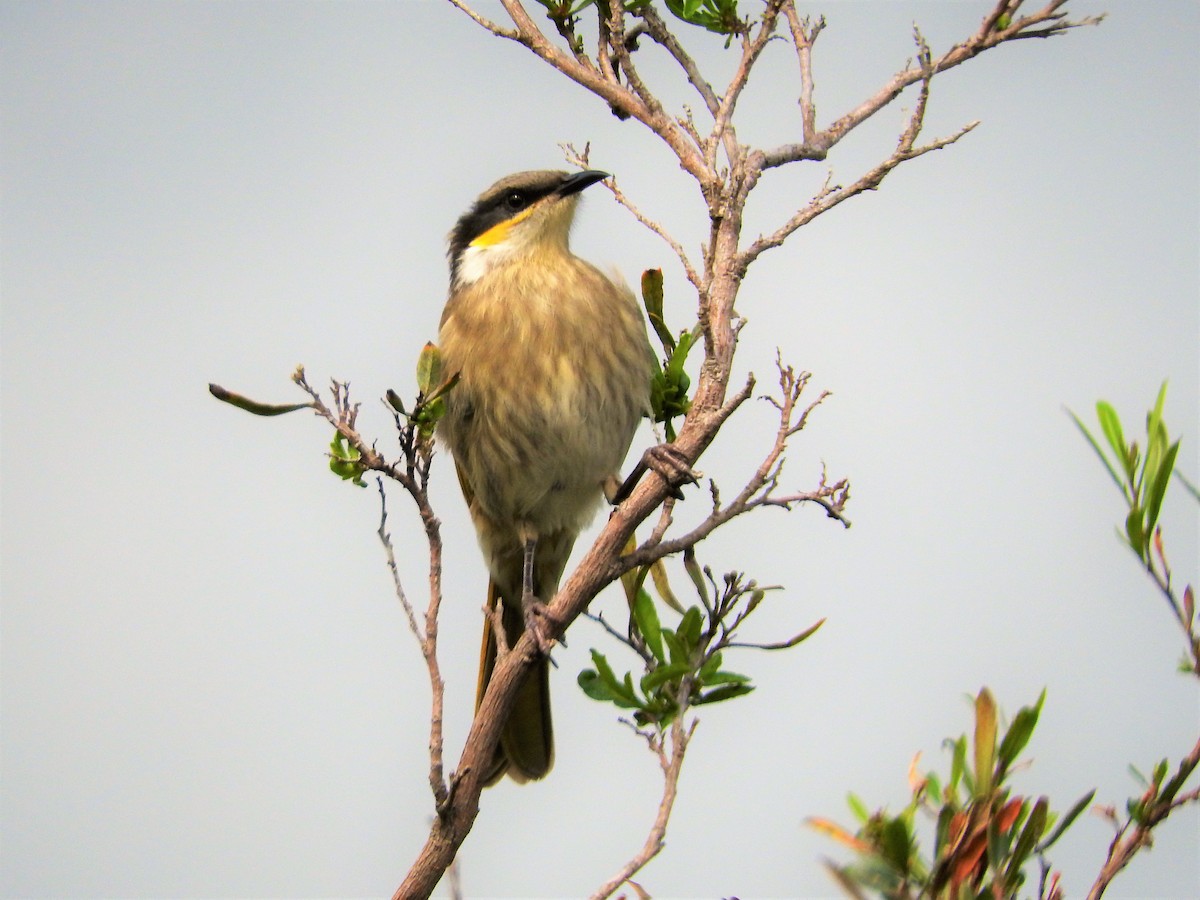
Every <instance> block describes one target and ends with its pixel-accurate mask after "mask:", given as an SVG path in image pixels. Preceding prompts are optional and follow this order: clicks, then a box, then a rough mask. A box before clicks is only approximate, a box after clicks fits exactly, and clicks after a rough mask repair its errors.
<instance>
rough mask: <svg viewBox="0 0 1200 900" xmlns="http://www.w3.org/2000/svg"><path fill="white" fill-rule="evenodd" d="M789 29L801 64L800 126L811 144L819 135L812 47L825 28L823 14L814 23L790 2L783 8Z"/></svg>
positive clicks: (806, 142)
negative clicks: (814, 97) (802, 15)
mask: <svg viewBox="0 0 1200 900" xmlns="http://www.w3.org/2000/svg"><path fill="white" fill-rule="evenodd" d="M783 13H784V15H785V16H786V17H787V21H788V29H789V30H790V31H791V33H792V46H793V47H795V48H796V59H797V62H798V63H799V64H800V127H801V129H802V134H803V135H804V143H805V144H807V145H811V144H812V143H813V142H814V141H815V140H816V137H817V107H816V104H815V103H814V102H813V71H812V48H813V44H814V43H816V40H817V35H819V34H820V33H821V32H822V30H824V28H825V18H824V17H823V16H822V17H820V18H818V19H817V21H816V22H815V23H813V24H811V25H810V24H809V20H808V18H807V17H805V18H801V17H800V14H799V13H797V12H796V5H795V4H794V3H788V4H786V5H785V6H784V8H783Z"/></svg>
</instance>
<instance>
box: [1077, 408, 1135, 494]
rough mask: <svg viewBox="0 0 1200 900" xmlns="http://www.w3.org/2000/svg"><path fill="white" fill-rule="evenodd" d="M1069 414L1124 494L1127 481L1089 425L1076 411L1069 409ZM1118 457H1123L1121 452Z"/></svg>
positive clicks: (1118, 488)
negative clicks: (1089, 429)
mask: <svg viewBox="0 0 1200 900" xmlns="http://www.w3.org/2000/svg"><path fill="white" fill-rule="evenodd" d="M1067 414H1068V415H1070V417H1071V418H1072V419H1073V420H1074V421H1075V426H1076V427H1077V428H1078V429H1079V430H1080V432H1082V434H1083V436H1084V437H1085V438H1087V441H1088V443H1089V444H1091V445H1092V449H1093V450H1095V451H1096V455H1097V456H1098V457H1100V461H1101V462H1102V463H1104V468H1105V469H1107V470H1108V474H1109V475H1110V476H1111V477H1112V480H1113V484H1115V485H1116V486H1117V490H1119V491H1120V492H1121V494H1122V495H1124V494H1125V482H1124V481H1123V480H1122V479H1121V476H1120V475H1118V474H1117V470H1116V468H1115V467H1114V466H1113V464H1112V462H1111V461H1110V460H1109V458H1108V456H1107V455H1106V454H1105V452H1104V451H1103V450H1102V449H1100V444H1099V443H1098V442H1097V441H1096V439H1095V438H1094V437H1092V433H1091V432H1090V431H1088V428H1087V426H1086V425H1084V424H1083V422H1082V421H1081V420H1080V418H1079V416H1077V415H1075V413H1073V412H1071V410H1069V409H1068V410H1067ZM1117 459H1121V454H1120V453H1118V454H1117Z"/></svg>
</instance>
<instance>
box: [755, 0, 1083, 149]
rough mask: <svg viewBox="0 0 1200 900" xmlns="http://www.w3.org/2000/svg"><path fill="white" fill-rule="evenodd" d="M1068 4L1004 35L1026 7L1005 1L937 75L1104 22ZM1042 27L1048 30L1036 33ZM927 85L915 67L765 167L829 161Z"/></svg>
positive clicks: (1056, 2) (1018, 23) (937, 64)
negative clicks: (846, 141)
mask: <svg viewBox="0 0 1200 900" xmlns="http://www.w3.org/2000/svg"><path fill="white" fill-rule="evenodd" d="M1065 3H1066V0H1052V2H1050V3H1047V4H1046V6H1045V7H1044V8H1043V9H1041V10H1040V11H1039V12H1036V13H1034V14H1032V15H1029V16H1023V17H1021V18H1014V20H1013V21H1012V22H1011V23H1010V24H1009V26H1008V27H1007V28H1005V29H1003V30H998V29H996V28H995V25H996V22H997V21H998V20H999V19H1000V17H1001V16H1002V15H1005V14H1009V15H1011V14H1012V13H1013V12H1014V11H1015V10H1016V8H1017V7H1019V6H1020V5H1021V4H1020V3H1019V2H1018V3H1012V2H1010V0H1000V2H998V3H997V4H996V6H995V7H994V8H993V9H992V11H991V12H990V13H989V14H988V15H987V16H986V17H985V18H984V20H983V23H982V24H981V25H980V28H979V30H978V31H976V32H975V34H973V35H972V36H971V37H970V38H968V39H967V40H966V41H964V42H963V43H961V44H956V45H955V46H954V47H952V48H950V50H948V51H947V52H946V53H944V54H943V55H942V56H940V57H938V59H937V60H936V61H934V62H933V64H932V65H933V74H937V73H940V72H945V71H946V70H947V69H952V68H954V67H955V66H959V65H962V64H963V63H965V62H967V61H968V60H970V59H973V58H974V57H976V56H978V55H979V54H980V53H983V52H984V51H985V50H990V49H991V48H993V47H996V46H999V45H1000V44H1003V43H1006V42H1008V41H1012V40H1017V39H1020V38H1026V37H1052V36H1054V35H1058V34H1063V33H1065V32H1067V31H1068V30H1070V29H1072V28H1081V27H1084V26H1088V25H1096V24H1098V23H1099V22H1101V21H1102V20H1103V19H1104V17H1103V16H1088V17H1086V18H1084V19H1081V20H1079V21H1078V22H1072V21H1069V20H1067V19H1066V18H1065V16H1064V15H1063V14H1060V13H1059V12H1058V9H1059V8H1060V7H1062V6H1063V5H1065ZM789 5H792V4H791V0H789ZM1041 25H1045V26H1046V27H1044V28H1037V27H1036V26H1041ZM926 79H927V74H926V72H925V70H924V66H921V65H917V66H913V65H911V64H910V65H909V66H906V67H905V68H904V69H903V70H901V71H900V72H898V73H896V74H895V75H893V76H892V78H891V79H889V81H888V82H887V83H886V84H884V85H883V86H882V87H880V88H879V90H878V91H876V92H875V94H873V95H872V96H871V97H869V98H867V99H866V100H864V101H863V102H862V103H860V104H859V105H858V106H857V107H855V108H854V109H852V110H851V111H850V112H848V113H846V114H845V115H843V116H842V117H841V118H839V119H837V120H836V121H835V122H833V123H832V124H831V125H829V127H828V128H826V129H824V130H823V131H820V132H817V133H815V135H813V136H812V137H809V135H808V134H807V133H806V134H805V141H804V143H802V144H784V145H781V146H778V147H775V148H773V149H771V150H767V151H762V156H761V159H760V163H761V165H762V167H763V168H767V169H769V168H772V167H774V166H782V165H785V164H787V163H789V162H795V161H798V160H802V159H824V158H825V156H826V155H827V154H828V153H829V151H830V150H831V149H832V148H833V147H834V145H836V144H837V143H838V142H839V141H840V140H841V139H842V138H844V137H845V136H846V135H847V134H849V133H850V132H851V131H853V130H854V129H855V128H857V127H858V126H859V125H861V124H862V123H863V122H865V121H866V120H867V119H869V118H870V117H871V116H873V115H875V113H877V112H879V111H880V110H881V109H883V108H884V107H886V106H888V105H889V104H890V103H891V102H892V101H893V100H895V99H896V98H897V97H898V96H900V94H901V92H903V91H904V89H905V88H907V87H908V86H910V85H913V84H916V83H917V82H918V81H922V80H926Z"/></svg>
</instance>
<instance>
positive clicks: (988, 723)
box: [975, 688, 996, 797]
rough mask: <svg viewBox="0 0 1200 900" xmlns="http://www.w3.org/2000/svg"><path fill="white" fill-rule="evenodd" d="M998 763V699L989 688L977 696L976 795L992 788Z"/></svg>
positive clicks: (982, 795) (986, 792) (980, 794)
mask: <svg viewBox="0 0 1200 900" xmlns="http://www.w3.org/2000/svg"><path fill="white" fill-rule="evenodd" d="M995 765H996V701H995V700H993V699H992V693H991V691H989V690H988V689H987V688H983V689H981V690H980V691H979V695H978V696H977V697H976V698H975V796H976V797H986V796H987V795H988V794H989V793H991V790H992V770H993V767H994V766H995Z"/></svg>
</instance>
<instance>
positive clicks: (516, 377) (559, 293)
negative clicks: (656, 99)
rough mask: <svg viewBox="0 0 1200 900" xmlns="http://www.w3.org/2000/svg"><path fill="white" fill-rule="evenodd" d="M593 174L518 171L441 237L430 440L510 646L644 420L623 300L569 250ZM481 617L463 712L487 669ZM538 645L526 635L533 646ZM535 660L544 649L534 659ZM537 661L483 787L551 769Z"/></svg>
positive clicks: (638, 344)
mask: <svg viewBox="0 0 1200 900" xmlns="http://www.w3.org/2000/svg"><path fill="white" fill-rule="evenodd" d="M607 177H608V174H607V173H605V172H597V171H592V170H588V171H583V172H576V173H574V174H568V173H566V172H556V171H546V172H519V173H517V174H515V175H510V176H508V177H507V178H502V179H501V180H500V181H498V182H496V183H495V184H494V185H492V186H491V187H490V188H488V189H487V190H486V191H484V192H483V194H482V195H480V197H479V199H478V200H476V201H475V203H474V205H472V206H471V208H470V209H469V210H467V212H466V213H465V214H464V215H463V216H462V217H461V218H460V219H459V220H458V223H457V224H456V225H455V226H454V229H453V230H452V231H451V232H450V237H449V244H450V246H449V253H448V256H449V259H450V296H449V299H448V300H447V301H446V308H445V310H444V312H443V313H442V322H441V331H440V336H439V340H438V344H439V346H440V348H441V353H442V360H443V363H444V366H445V371H446V372H447V373H448V374H452V373H455V372H457V373H459V382H458V384H457V385H456V386H455V387H454V389H453V390H452V391H450V392H449V393H448V394H447V395H446V398H445V400H446V411H445V415H444V416H443V418H442V419H441V420H440V421H439V423H438V435H439V437H440V439H441V440H442V441H443V443H444V444H445V446H446V447H447V448H449V450H450V453H451V455H452V456H453V457H454V460H455V463H456V465H457V468H458V477H459V482H460V484H461V485H462V489H463V494H464V495H465V497H466V500H467V506H468V508H469V509H470V512H471V519H472V521H473V522H474V524H475V530H476V534H477V537H478V539H479V546H480V547H481V549H482V550H483V556H484V559H485V560H486V561H487V566H488V572H489V575H490V580H489V585H488V597H487V603H488V609H495V604H497V603H499V604H500V605H501V609H502V613H501V618H502V620H503V623H504V633H505V634H504V637H505V641H506V644H507V646H508V647H510V648H511V647H513V646H514V645H515V644H516V642H517V641H518V640H519V639H520V637H521V635H522V633H523V632H524V631H525V630H526V628H532V629H534V630H535V636H539V635H540V632H539V631H537V629H539V627H541V626H542V625H543V624H544V623H543V621H542V620H541V619H540V618H539V616H540V614H541V612H542V611H543V610H544V607H545V605H546V604H548V603H549V602H550V601H551V599H553V597H554V594H555V592H556V591H557V590H558V583H559V579H560V578H561V577H562V573H563V569H564V567H565V566H566V563H567V557H568V556H569V554H570V552H571V547H572V545H573V544H574V543H575V538H576V536H577V535H578V534H579V532H580V530H581V529H583V528H584V526H586V525H587V524H588V522H589V521H590V520H591V518H592V516H593V515H594V514H595V512H596V509H597V507H598V506H599V505H600V502H601V498H602V497H603V496H604V492H605V491H606V490H607V489H608V488H609V487H610V486H611V485H615V483H616V481H617V473H618V471H619V469H620V466H621V463H622V461H623V460H624V458H625V454H626V451H628V449H629V444H630V441H632V439H633V433H634V429H635V428H636V427H637V424H638V421H639V419H640V418H641V417H642V416H643V415H645V414H647V413H648V411H649V405H650V377H651V366H652V351H651V348H650V343H649V341H648V339H647V337H646V327H645V322H644V319H643V317H642V313H641V310H640V308H639V306H638V303H637V300H636V299H635V298H634V296H633V293H632V292H631V291H630V290H629V288H628V287H627V286H625V285H624V284H623V283H620V282H618V281H613V280H612V279H610V278H609V277H607V276H606V275H604V274H603V273H602V272H600V271H599V270H598V269H597V268H595V267H594V266H592V265H590V264H589V263H587V262H584V261H583V260H582V259H580V258H579V257H577V256H575V255H574V254H572V253H571V250H570V247H569V245H568V236H569V232H570V229H571V222H572V220H573V218H574V215H575V209H576V206H577V204H578V201H579V192H580V191H582V190H584V189H585V188H587V187H589V186H590V185H593V184H595V183H596V182H598V181H601V180H603V179H604V178H607ZM495 638H496V636H495V635H494V634H493V633H492V621H491V619H490V618H485V621H484V634H483V650H482V658H481V660H480V671H479V688H478V698H477V700H476V706H477V707H478V704H479V702H480V701H481V700H482V698H483V694H484V691H485V690H486V688H487V684H488V680H489V679H490V677H491V674H492V669H493V667H494V666H495V663H496V657H497V646H496V639H495ZM541 644H542V639H541V638H540V637H539V647H540V648H541ZM542 649H544V648H542ZM549 688H550V685H549V658H548V657H547V656H545V655H544V653H543V655H542V656H541V657H540V658H539V659H538V661H537V663H536V664H535V666H534V667H533V668H532V669H531V670H530V672H529V675H528V676H527V678H526V679H525V681H524V682H523V684H522V685H521V687H520V690H519V692H518V696H517V699H516V703H515V705H514V707H513V710H512V713H511V714H510V716H509V718H508V720H507V721H506V723H505V725H504V727H503V730H502V732H501V737H500V742H499V746H498V747H497V749H496V753H495V756H494V758H493V759H492V763H491V768H490V770H489V771H487V772H485V773H484V781H485V783H486V784H492V783H494V782H496V781H498V780H499V779H500V778H501V777H502V776H503V775H504V774H505V773H506V772H507V773H508V774H509V775H510V776H511V777H512V778H513V779H514V780H516V781H518V782H524V781H527V780H529V779H537V778H542V777H544V776H545V775H546V773H547V772H549V771H550V767H551V765H552V764H553V761H554V739H553V731H552V728H551V724H550V695H549Z"/></svg>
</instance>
